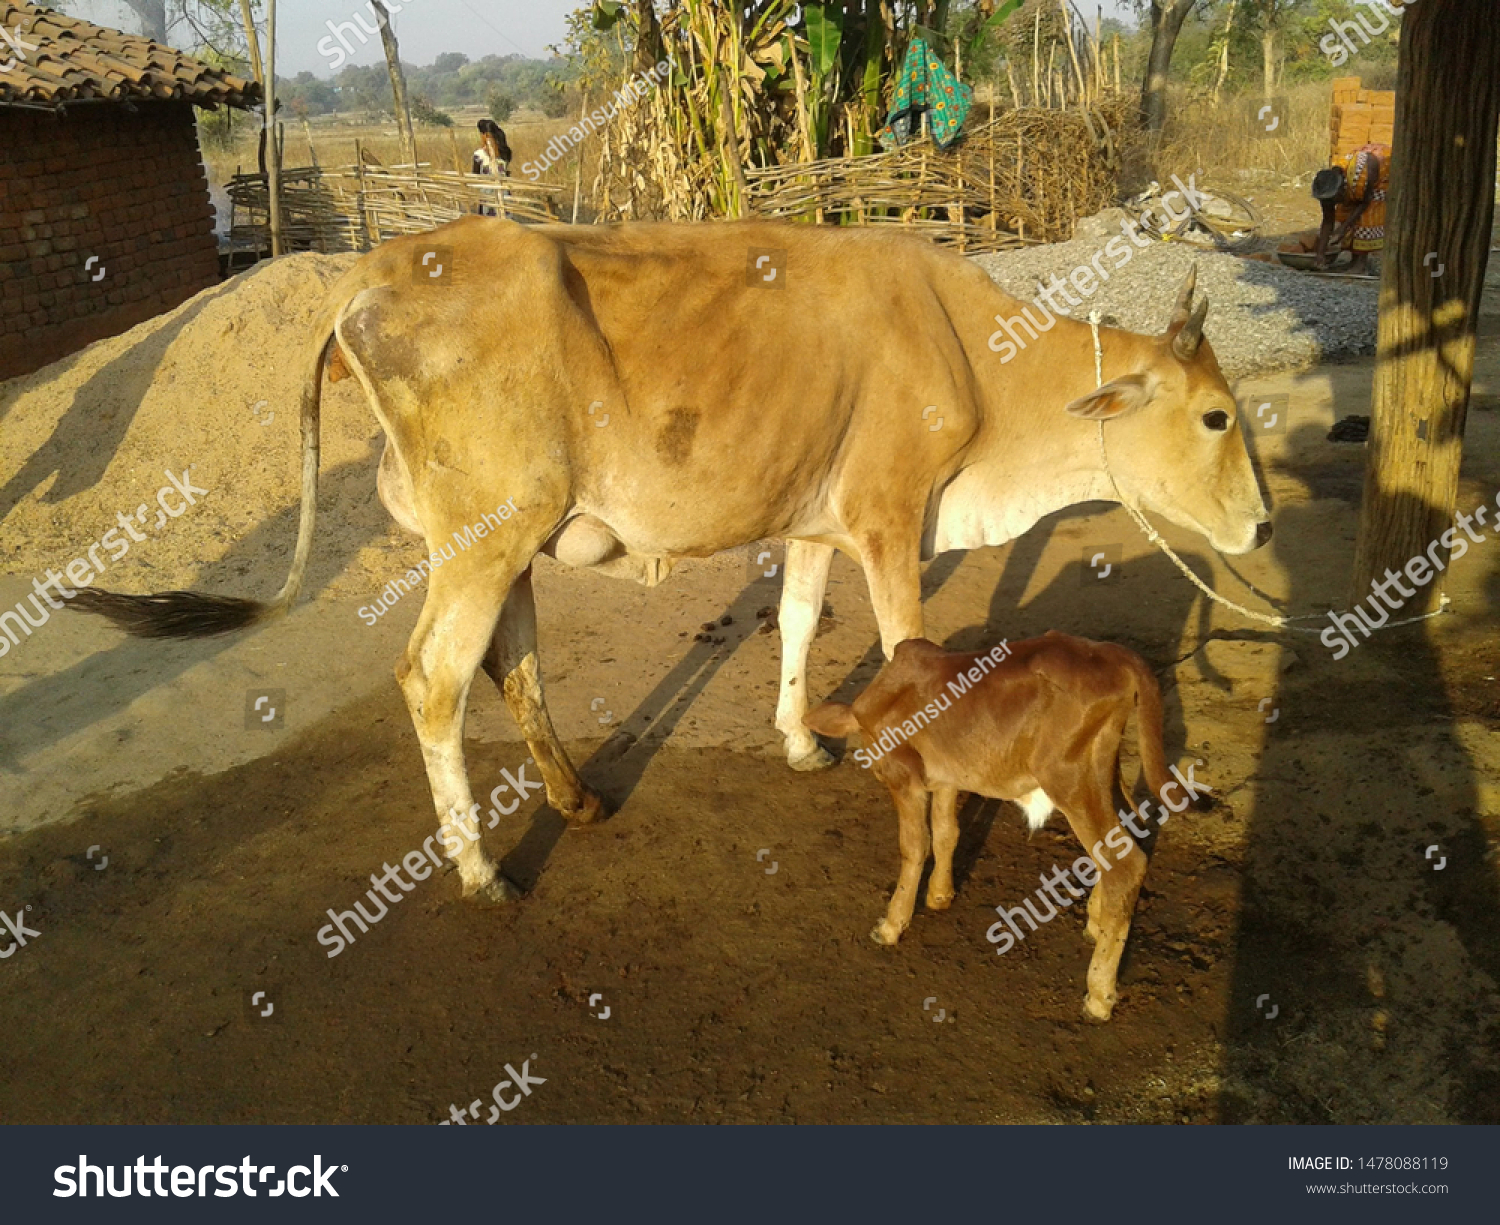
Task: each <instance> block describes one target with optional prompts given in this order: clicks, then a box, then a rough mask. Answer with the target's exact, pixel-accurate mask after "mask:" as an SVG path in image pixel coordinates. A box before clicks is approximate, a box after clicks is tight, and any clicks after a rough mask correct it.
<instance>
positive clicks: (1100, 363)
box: [1089, 311, 1452, 634]
mask: <svg viewBox="0 0 1500 1225" xmlns="http://www.w3.org/2000/svg"><path fill="white" fill-rule="evenodd" d="M1089 328H1090V330H1091V331H1092V332H1093V334H1094V385H1095V387H1096V388H1098V387H1103V386H1104V345H1103V342H1101V341H1100V339H1099V312H1098V311H1090V312H1089ZM1099 458H1100V459H1101V460H1102V461H1103V462H1104V475H1105V476H1107V477H1109V484H1110V488H1111V489H1113V490H1114V491H1115V497H1116V498H1118V499H1119V502H1120V505H1121V506H1123V507H1124V508H1125V511H1126V513H1127V514H1128V515H1129V516H1130V517H1131V518H1132V519H1134V520H1135V525H1136V527H1138V528H1140V529H1141V531H1142V532H1144V533H1145V536H1146V539H1147V540H1149V541H1150V542H1151V543H1152V544H1154V545H1155V546H1156V547H1157V548H1159V549H1160V550H1161V551H1162V552H1163V553H1165V554H1166V555H1167V556H1168V557H1170V558H1171V559H1172V563H1173V564H1174V565H1175V566H1176V567H1177V568H1178V569H1179V570H1181V571H1182V573H1183V574H1184V575H1186V576H1187V578H1188V579H1189V581H1191V582H1192V584H1193V586H1195V587H1196V588H1198V590H1199V591H1201V592H1202V593H1203V594H1204V595H1206V596H1207V597H1208V598H1209V599H1210V600H1213V601H1214V602H1215V603H1218V604H1222V605H1224V607H1225V608H1232V609H1234V611H1235V612H1237V613H1239V614H1240V615H1241V616H1243V617H1249V618H1250V619H1251V620H1252V621H1261V622H1264V623H1265V624H1266V625H1274V626H1276V627H1277V628H1278V629H1289V630H1292V631H1294V632H1295V633H1299V634H1317V633H1321V632H1322V631H1320V630H1316V629H1309V628H1308V627H1306V626H1302V625H1293V624H1292V622H1293V621H1321V620H1324V619H1325V618H1326V617H1327V616H1328V614H1327V613H1304V614H1302V615H1301V616H1295V617H1289V616H1287V615H1286V614H1284V613H1269V614H1268V613H1262V612H1256V611H1255V610H1254V609H1253V608H1246V607H1245V606H1244V605H1243V604H1236V603H1235V602H1234V601H1233V600H1231V599H1228V598H1226V597H1225V596H1221V595H1220V594H1219V593H1218V592H1217V591H1215V590H1214V589H1213V588H1212V587H1210V586H1209V585H1208V584H1207V583H1205V582H1204V581H1203V580H1202V579H1201V578H1199V577H1198V576H1197V575H1196V574H1194V573H1193V571H1192V570H1191V569H1189V567H1188V564H1187V563H1186V562H1185V561H1183V560H1182V558H1180V557H1178V556H1177V554H1176V553H1174V552H1173V551H1172V546H1171V545H1169V544H1168V543H1167V542H1166V541H1165V540H1163V539H1162V538H1161V534H1160V533H1159V532H1158V531H1157V530H1156V529H1155V528H1154V527H1152V526H1151V524H1150V522H1149V521H1148V520H1147V518H1146V516H1145V515H1143V514H1141V512H1140V511H1139V510H1137V509H1136V508H1135V507H1134V506H1132V505H1131V504H1130V503H1129V502H1127V501H1126V500H1125V495H1124V494H1123V493H1121V492H1120V485H1119V482H1117V481H1116V480H1115V474H1114V470H1113V469H1112V468H1111V467H1110V466H1109V452H1108V451H1107V450H1105V447H1104V421H1103V419H1102V418H1101V419H1100V421H1099ZM1236 577H1238V575H1236ZM1240 581H1241V582H1242V583H1244V584H1245V586H1247V587H1249V588H1250V590H1251V591H1253V592H1255V594H1256V595H1258V596H1260V598H1261V599H1263V600H1265V601H1266V602H1267V603H1270V602H1271V601H1270V597H1269V596H1267V595H1266V594H1265V593H1264V592H1263V591H1261V590H1259V589H1258V588H1257V587H1256V586H1255V585H1254V584H1253V583H1250V582H1248V581H1246V580H1245V579H1240ZM1439 595H1440V602H1439V604H1438V606H1437V608H1435V609H1433V611H1432V612H1428V613H1423V614H1422V615H1421V616H1418V617H1407V618H1405V619H1404V620H1402V621H1389V622H1387V623H1386V624H1385V625H1383V626H1381V627H1380V628H1382V629H1395V628H1396V626H1398V625H1415V624H1416V623H1417V622H1418V621H1426V620H1429V619H1430V618H1432V617H1438V616H1441V615H1442V614H1443V613H1445V612H1447V611H1448V605H1449V604H1450V603H1451V602H1452V601H1450V600H1449V599H1448V593H1447V592H1446V591H1445V592H1441V593H1439Z"/></svg>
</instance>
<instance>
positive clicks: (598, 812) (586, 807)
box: [562, 791, 607, 825]
mask: <svg viewBox="0 0 1500 1225" xmlns="http://www.w3.org/2000/svg"><path fill="white" fill-rule="evenodd" d="M606 811H607V810H606V809H605V807H604V801H603V800H601V799H600V798H599V797H598V796H597V795H595V794H594V793H593V792H592V791H585V792H584V793H583V805H582V807H580V808H575V809H574V810H573V811H571V812H566V811H565V812H563V814H562V819H563V820H564V821H566V822H567V823H568V824H569V825H592V824H593V823H594V822H595V821H597V820H599V819H600V818H601V817H603V816H604V815H605V813H606Z"/></svg>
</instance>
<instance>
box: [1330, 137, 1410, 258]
mask: <svg viewBox="0 0 1500 1225" xmlns="http://www.w3.org/2000/svg"><path fill="white" fill-rule="evenodd" d="M1390 183H1391V150H1390V146H1389V145H1365V146H1364V147H1363V148H1360V149H1356V150H1354V152H1352V153H1346V154H1344V155H1343V156H1342V157H1339V158H1337V159H1335V161H1334V164H1333V165H1332V166H1330V167H1329V168H1328V169H1327V170H1320V171H1319V172H1318V173H1317V174H1316V175H1314V176H1313V183H1312V194H1313V199H1315V200H1317V201H1318V202H1319V203H1320V204H1321V205H1322V206H1323V224H1322V227H1321V228H1320V229H1319V230H1318V239H1317V244H1316V246H1315V248H1314V250H1315V252H1316V254H1317V257H1318V267H1320V268H1326V267H1328V265H1329V264H1330V263H1332V262H1333V257H1334V256H1336V255H1337V254H1338V253H1339V252H1340V251H1342V250H1344V249H1345V248H1346V247H1347V248H1348V249H1349V250H1352V251H1353V252H1354V262H1353V263H1351V264H1350V265H1349V271H1350V272H1351V273H1354V274H1355V275H1363V274H1364V273H1365V271H1366V268H1367V266H1368V264H1369V260H1370V256H1371V255H1372V254H1375V253H1378V252H1379V251H1380V249H1381V248H1382V247H1384V246H1385V200H1386V193H1387V191H1388V190H1389V189H1390Z"/></svg>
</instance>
